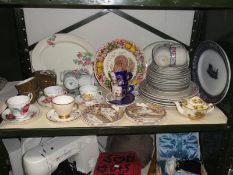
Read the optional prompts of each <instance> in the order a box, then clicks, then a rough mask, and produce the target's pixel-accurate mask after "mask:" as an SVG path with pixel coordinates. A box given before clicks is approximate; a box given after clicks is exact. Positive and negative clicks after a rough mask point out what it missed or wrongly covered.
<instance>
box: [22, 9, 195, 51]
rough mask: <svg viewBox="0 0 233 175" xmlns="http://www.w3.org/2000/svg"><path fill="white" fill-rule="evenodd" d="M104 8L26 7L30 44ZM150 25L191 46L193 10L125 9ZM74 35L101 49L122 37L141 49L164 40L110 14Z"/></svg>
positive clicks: (87, 25) (79, 29) (83, 27)
mask: <svg viewBox="0 0 233 175" xmlns="http://www.w3.org/2000/svg"><path fill="white" fill-rule="evenodd" d="M101 10H102V9H49V8H44V9H43V8H24V15H25V23H26V30H27V37H28V43H29V45H31V44H33V43H35V42H38V41H40V40H41V39H43V38H45V37H47V36H49V35H52V34H53V33H56V32H57V31H60V30H62V29H64V28H66V27H68V26H70V25H72V24H74V23H76V22H79V21H81V20H82V19H85V18H87V17H88V16H90V15H93V14H95V13H97V12H99V11H101ZM123 11H124V12H125V13H127V14H129V15H131V16H133V17H135V18H137V19H139V20H141V21H144V22H145V23H147V24H149V25H150V26H152V27H154V28H156V29H158V30H160V31H162V32H164V33H166V34H168V35H170V36H172V37H174V38H176V39H177V40H179V41H182V42H183V43H185V44H187V45H189V43H190V37H191V30H192V23H193V15H194V11H191V10H190V11H181V10H123ZM71 33H73V34H75V35H78V36H80V37H82V38H84V39H86V40H87V41H89V42H90V43H91V44H92V45H93V47H94V48H95V49H96V50H98V49H99V48H100V47H101V46H102V45H103V44H104V43H106V42H108V41H111V40H113V39H115V38H123V39H127V40H130V41H133V42H134V43H136V44H137V45H138V46H139V47H140V48H142V49H143V48H144V47H145V46H147V45H148V44H150V43H152V42H155V41H158V40H162V39H161V38H160V37H158V36H156V35H155V34H153V33H151V32H149V31H147V30H145V29H143V28H141V27H139V26H137V25H135V24H133V23H131V22H130V21H127V20H126V19H123V18H122V17H120V16H118V15H116V14H114V13H109V14H107V15H105V16H102V17H101V18H98V19H97V20H95V21H92V22H90V23H88V24H86V25H85V26H82V27H80V28H78V29H76V30H74V31H72V32H71Z"/></svg>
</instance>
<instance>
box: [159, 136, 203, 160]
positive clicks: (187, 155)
mask: <svg viewBox="0 0 233 175" xmlns="http://www.w3.org/2000/svg"><path fill="white" fill-rule="evenodd" d="M156 146H157V160H166V159H168V158H171V157H172V156H174V157H175V158H176V159H177V160H193V159H200V145H199V134H198V133H197V132H189V133H166V134H157V135H156Z"/></svg>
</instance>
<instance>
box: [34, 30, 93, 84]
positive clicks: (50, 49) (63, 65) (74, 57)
mask: <svg viewBox="0 0 233 175" xmlns="http://www.w3.org/2000/svg"><path fill="white" fill-rule="evenodd" d="M94 54H95V50H94V48H93V47H92V46H91V45H90V44H89V43H88V42H87V41H85V40H84V39H82V38H80V37H78V36H75V35H71V34H54V35H52V36H49V37H48V38H45V39H43V40H41V41H40V42H39V43H38V44H37V45H36V47H35V48H34V49H33V51H32V67H33V69H34V70H35V71H37V70H54V71H55V72H56V75H57V83H58V84H61V80H60V78H59V77H60V75H61V73H62V72H63V71H65V70H84V71H85V72H88V73H89V74H92V73H93V62H94Z"/></svg>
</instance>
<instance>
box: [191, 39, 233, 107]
mask: <svg viewBox="0 0 233 175" xmlns="http://www.w3.org/2000/svg"><path fill="white" fill-rule="evenodd" d="M192 77H193V81H194V82H195V83H196V84H197V85H198V86H199V92H200V96H201V98H202V99H203V100H205V101H206V102H209V103H215V104H217V103H219V102H220V101H221V100H223V98H224V97H225V96H226V94H227V92H228V89H229V86H230V81H231V68H230V64H229V60H228V57H227V55H226V53H225V51H224V50H223V49H222V48H221V46H220V45H218V44H217V43H216V42H214V41H204V42H202V43H201V44H200V45H199V46H198V48H197V49H196V51H195V53H194V58H193V65H192Z"/></svg>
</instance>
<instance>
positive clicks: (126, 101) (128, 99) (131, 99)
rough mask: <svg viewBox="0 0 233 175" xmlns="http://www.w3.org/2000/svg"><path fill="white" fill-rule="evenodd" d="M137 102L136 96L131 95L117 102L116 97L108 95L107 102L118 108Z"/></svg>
mask: <svg viewBox="0 0 233 175" xmlns="http://www.w3.org/2000/svg"><path fill="white" fill-rule="evenodd" d="M134 100H135V96H134V95H133V94H131V93H128V94H127V95H126V96H125V97H123V98H122V99H121V100H116V99H114V97H113V96H112V93H108V94H107V95H106V102H107V103H110V104H113V105H117V106H127V105H130V104H132V103H133V102H134Z"/></svg>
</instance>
